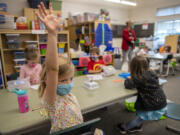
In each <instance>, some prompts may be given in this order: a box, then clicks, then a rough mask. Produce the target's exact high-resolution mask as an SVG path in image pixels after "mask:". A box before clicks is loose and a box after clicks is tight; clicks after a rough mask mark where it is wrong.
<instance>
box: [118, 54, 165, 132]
mask: <svg viewBox="0 0 180 135" xmlns="http://www.w3.org/2000/svg"><path fill="white" fill-rule="evenodd" d="M130 72H131V78H128V79H126V80H125V87H126V88H136V89H137V92H138V95H137V100H136V102H135V109H136V115H137V116H136V118H135V119H134V120H132V121H130V122H128V123H126V124H121V123H120V124H118V125H117V128H118V129H119V130H120V133H121V134H128V133H130V132H135V131H142V123H143V122H144V121H145V120H159V119H160V118H161V116H162V115H164V114H165V113H166V110H167V107H166V106H167V102H166V96H165V94H164V92H163V90H162V87H160V85H159V80H158V77H157V75H156V74H155V73H154V72H153V71H151V70H150V69H149V64H148V61H147V59H146V58H145V57H143V56H136V57H134V58H133V59H132V61H131V63H130Z"/></svg>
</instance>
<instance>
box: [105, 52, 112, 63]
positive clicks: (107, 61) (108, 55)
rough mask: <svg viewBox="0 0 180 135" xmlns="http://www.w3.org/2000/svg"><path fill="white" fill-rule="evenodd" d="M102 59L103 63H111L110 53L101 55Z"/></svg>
mask: <svg viewBox="0 0 180 135" xmlns="http://www.w3.org/2000/svg"><path fill="white" fill-rule="evenodd" d="M103 61H104V63H105V64H110V63H112V55H111V54H107V55H104V56H103Z"/></svg>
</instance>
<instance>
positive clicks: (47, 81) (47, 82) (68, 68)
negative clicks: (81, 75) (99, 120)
mask: <svg viewBox="0 0 180 135" xmlns="http://www.w3.org/2000/svg"><path fill="white" fill-rule="evenodd" d="M38 8H39V14H37V16H38V18H39V19H40V20H41V21H42V22H43V23H44V24H45V26H46V29H47V31H48V45H47V54H46V61H45V66H44V68H43V71H42V74H41V84H40V87H39V96H40V97H41V98H42V101H43V105H44V107H45V108H46V110H47V112H48V115H49V118H50V120H51V131H50V133H52V132H55V131H58V130H63V129H65V128H68V127H71V126H74V125H77V124H80V123H82V122H83V118H82V114H81V110H80V106H79V104H78V102H77V100H76V98H75V96H73V95H72V93H71V90H72V87H73V76H74V66H73V64H72V62H70V60H68V59H66V58H63V57H60V58H58V52H57V30H58V28H59V23H60V15H59V14H58V16H57V18H55V17H54V15H53V10H52V5H51V4H50V6H49V13H47V12H46V10H45V7H44V4H43V3H41V4H40V5H39V6H38Z"/></svg>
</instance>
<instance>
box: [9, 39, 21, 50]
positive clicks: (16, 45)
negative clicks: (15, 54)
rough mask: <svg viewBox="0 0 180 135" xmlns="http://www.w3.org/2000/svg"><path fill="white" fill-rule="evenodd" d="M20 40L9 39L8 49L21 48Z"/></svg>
mask: <svg viewBox="0 0 180 135" xmlns="http://www.w3.org/2000/svg"><path fill="white" fill-rule="evenodd" d="M19 45H20V43H19V41H18V40H14V41H13V40H8V41H7V47H8V49H18V48H19Z"/></svg>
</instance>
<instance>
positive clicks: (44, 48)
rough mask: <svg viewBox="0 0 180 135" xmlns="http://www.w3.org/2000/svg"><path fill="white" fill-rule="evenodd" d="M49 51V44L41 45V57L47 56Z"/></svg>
mask: <svg viewBox="0 0 180 135" xmlns="http://www.w3.org/2000/svg"><path fill="white" fill-rule="evenodd" d="M46 50H47V44H40V51H41V55H45V54H46Z"/></svg>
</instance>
